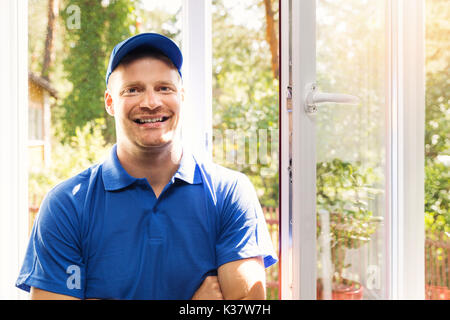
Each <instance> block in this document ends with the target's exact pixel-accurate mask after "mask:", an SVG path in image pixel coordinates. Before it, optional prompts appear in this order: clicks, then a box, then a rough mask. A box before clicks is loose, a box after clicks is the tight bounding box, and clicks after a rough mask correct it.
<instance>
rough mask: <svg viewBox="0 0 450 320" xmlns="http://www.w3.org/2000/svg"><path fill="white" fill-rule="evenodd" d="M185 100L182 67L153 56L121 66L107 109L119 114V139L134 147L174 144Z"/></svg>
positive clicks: (110, 86)
mask: <svg viewBox="0 0 450 320" xmlns="http://www.w3.org/2000/svg"><path fill="white" fill-rule="evenodd" d="M181 101H182V88H181V80H180V77H179V74H178V71H177V70H176V69H173V68H171V67H169V66H168V65H167V64H166V63H165V62H163V61H161V60H158V59H155V58H149V57H145V58H140V59H138V60H135V61H133V62H131V63H130V64H127V65H120V66H118V67H117V68H116V69H115V70H114V72H113V73H112V74H111V76H110V78H109V81H108V90H107V91H106V93H105V105H106V110H107V111H108V113H109V114H110V115H112V116H114V117H115V122H116V131H117V141H118V143H119V144H121V145H122V146H126V147H131V148H134V147H138V148H141V149H142V148H145V149H148V148H155V147H165V146H168V145H169V144H171V143H172V142H173V140H174V138H175V136H176V134H177V129H178V126H179V122H180V104H181Z"/></svg>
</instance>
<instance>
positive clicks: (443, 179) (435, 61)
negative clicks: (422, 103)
mask: <svg viewBox="0 0 450 320" xmlns="http://www.w3.org/2000/svg"><path fill="white" fill-rule="evenodd" d="M448 18H449V17H448V1H446V0H427V1H426V28H425V29H426V72H427V73H426V119H425V228H426V230H427V231H428V233H430V232H432V233H441V232H447V235H448V234H449V233H450V212H449V197H450V196H449V190H450V176H449V164H448V160H447V162H445V160H444V158H445V157H447V159H448V158H449V157H450V110H449V100H450V96H449V93H450V81H449V62H450V59H449V55H448V50H449V49H450V43H449V41H448V34H449V32H450V28H449V24H448Z"/></svg>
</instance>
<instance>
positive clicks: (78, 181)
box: [47, 164, 102, 200]
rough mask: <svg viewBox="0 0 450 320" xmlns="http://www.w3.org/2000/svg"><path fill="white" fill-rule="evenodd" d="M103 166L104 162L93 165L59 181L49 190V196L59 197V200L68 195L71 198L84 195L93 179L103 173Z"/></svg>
mask: <svg viewBox="0 0 450 320" xmlns="http://www.w3.org/2000/svg"><path fill="white" fill-rule="evenodd" d="M101 166H102V164H95V165H92V166H91V167H89V168H87V169H85V170H83V171H82V172H80V173H78V174H75V175H74V176H72V177H70V178H68V179H66V180H63V181H61V182H59V183H58V184H56V185H55V186H54V187H53V188H52V189H51V190H50V191H49V192H48V194H47V197H48V198H55V197H57V198H58V199H59V200H62V199H64V198H67V197H69V198H71V199H76V198H80V197H82V196H83V194H84V195H85V193H86V191H87V189H88V186H89V185H90V184H91V183H92V181H95V180H96V177H97V176H98V175H99V173H101Z"/></svg>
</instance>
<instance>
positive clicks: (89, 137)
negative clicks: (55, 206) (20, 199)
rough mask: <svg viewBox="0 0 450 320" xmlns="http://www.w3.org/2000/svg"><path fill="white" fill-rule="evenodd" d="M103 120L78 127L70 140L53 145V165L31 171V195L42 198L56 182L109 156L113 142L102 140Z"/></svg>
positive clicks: (37, 198)
mask: <svg viewBox="0 0 450 320" xmlns="http://www.w3.org/2000/svg"><path fill="white" fill-rule="evenodd" d="M101 121H102V120H97V121H95V122H94V124H90V123H89V124H87V125H85V126H84V127H83V128H81V129H80V128H77V129H76V130H75V135H74V136H73V137H71V138H70V140H69V141H68V143H66V144H60V143H58V144H55V145H54V146H53V147H52V156H51V158H52V161H51V165H50V166H48V167H41V168H38V169H35V170H33V171H30V172H29V179H28V184H29V194H30V196H31V197H36V199H35V200H37V201H40V200H42V199H43V197H44V196H45V194H46V193H47V192H48V191H50V189H51V188H53V187H54V186H55V185H57V184H58V183H60V182H62V181H64V180H66V179H68V178H70V177H73V176H74V175H76V174H78V173H80V172H82V171H84V170H85V169H87V168H88V167H90V166H92V165H93V164H95V163H99V162H101V160H102V159H104V158H105V157H106V156H107V155H108V153H109V150H110V148H111V147H112V145H108V144H106V143H105V140H104V139H103V135H102V132H101V129H100V128H101ZM31 200H32V201H33V200H34V199H31Z"/></svg>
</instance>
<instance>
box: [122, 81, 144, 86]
mask: <svg viewBox="0 0 450 320" xmlns="http://www.w3.org/2000/svg"><path fill="white" fill-rule="evenodd" d="M143 85H144V83H142V82H141V81H129V82H125V83H124V84H123V85H122V86H121V88H127V87H132V86H143Z"/></svg>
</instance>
